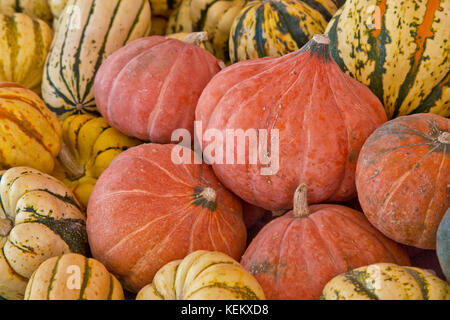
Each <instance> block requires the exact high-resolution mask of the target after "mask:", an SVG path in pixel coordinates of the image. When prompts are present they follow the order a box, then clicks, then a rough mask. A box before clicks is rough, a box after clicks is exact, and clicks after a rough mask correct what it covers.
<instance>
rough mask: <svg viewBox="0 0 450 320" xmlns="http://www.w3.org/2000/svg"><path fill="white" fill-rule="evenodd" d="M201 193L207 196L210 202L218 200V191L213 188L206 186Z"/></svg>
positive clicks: (204, 196) (206, 198)
mask: <svg viewBox="0 0 450 320" xmlns="http://www.w3.org/2000/svg"><path fill="white" fill-rule="evenodd" d="M200 195H201V196H202V197H203V198H205V200H206V201H208V202H216V196H217V194H216V191H215V190H214V189H213V188H205V189H203V191H202V193H200Z"/></svg>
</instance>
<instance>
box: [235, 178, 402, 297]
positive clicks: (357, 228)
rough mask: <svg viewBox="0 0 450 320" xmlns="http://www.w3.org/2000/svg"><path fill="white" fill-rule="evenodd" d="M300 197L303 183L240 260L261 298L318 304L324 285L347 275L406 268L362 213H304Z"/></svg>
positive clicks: (333, 209)
mask: <svg viewBox="0 0 450 320" xmlns="http://www.w3.org/2000/svg"><path fill="white" fill-rule="evenodd" d="M306 193H307V191H306V185H304V184H303V185H301V186H300V187H299V188H298V189H297V191H296V192H295V199H294V210H293V211H291V212H289V213H287V214H286V215H284V216H282V217H280V218H277V219H275V220H273V221H272V222H270V223H269V224H268V225H266V226H265V227H264V228H263V229H262V230H261V231H260V232H259V234H258V235H257V236H256V237H255V239H253V241H252V242H251V244H250V246H249V247H248V249H247V251H246V252H245V254H244V256H243V257H242V262H241V263H242V265H243V266H244V268H246V269H247V270H249V271H250V273H252V274H253V275H254V276H255V277H256V279H257V280H258V281H259V283H260V284H261V286H262V288H263V290H264V293H265V295H266V298H267V299H269V300H276V299H286V300H287V299H293V300H306V299H318V298H319V297H320V294H321V292H322V290H323V288H324V286H325V285H326V284H327V282H328V281H330V280H331V279H332V278H333V277H335V276H337V275H339V274H341V273H344V272H346V271H348V270H351V269H354V268H357V267H361V266H366V265H369V264H373V263H378V262H393V263H397V264H399V265H402V266H403V265H409V258H408V255H407V253H406V252H405V250H404V249H403V248H401V247H400V246H399V245H397V244H396V243H395V242H393V241H391V240H389V239H388V238H386V237H385V236H383V235H382V234H381V233H380V232H378V231H377V230H376V229H375V228H373V227H372V226H371V225H370V224H369V222H368V221H367V220H366V219H365V218H364V215H363V214H362V213H360V212H358V211H355V210H353V209H350V208H347V207H344V206H340V205H332V204H321V205H313V206H310V207H309V208H308V204H307V199H306Z"/></svg>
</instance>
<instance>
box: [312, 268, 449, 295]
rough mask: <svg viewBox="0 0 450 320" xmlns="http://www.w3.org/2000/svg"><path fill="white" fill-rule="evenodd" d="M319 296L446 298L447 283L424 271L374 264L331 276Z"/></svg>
mask: <svg viewBox="0 0 450 320" xmlns="http://www.w3.org/2000/svg"><path fill="white" fill-rule="evenodd" d="M320 299H321V300H450V286H449V285H448V284H447V283H446V282H445V281H443V280H441V279H440V278H438V277H436V276H435V275H433V274H432V273H431V272H429V271H426V270H422V269H419V268H413V267H401V266H398V265H396V264H392V263H378V264H372V265H370V266H366V267H361V268H357V269H354V270H352V271H349V272H346V273H344V274H341V275H339V276H337V277H335V278H333V279H332V280H331V281H330V282H328V284H327V285H326V286H325V288H324V290H323V293H322V296H321V298H320Z"/></svg>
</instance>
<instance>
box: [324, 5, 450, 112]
mask: <svg viewBox="0 0 450 320" xmlns="http://www.w3.org/2000/svg"><path fill="white" fill-rule="evenodd" d="M449 21H450V1H448V0H426V1H397V0H347V2H346V4H345V5H344V6H343V7H342V8H341V9H340V10H339V12H337V13H336V14H335V16H334V17H333V19H332V21H330V23H329V25H328V27H327V31H326V32H327V34H328V36H329V37H330V40H331V54H332V56H333V58H334V60H336V62H337V64H338V65H339V66H340V67H341V69H342V70H343V71H344V72H346V73H348V74H349V75H351V76H352V77H354V78H355V79H357V80H358V81H360V82H362V83H364V84H366V85H367V86H368V87H369V88H370V89H371V90H372V91H373V92H374V93H375V94H376V95H377V96H378V98H379V99H380V100H381V101H382V102H383V104H384V106H385V109H386V112H387V114H388V117H389V118H395V117H397V116H401V115H407V114H411V113H424V112H426V113H428V112H429V113H436V114H438V115H441V116H444V117H448V116H450V41H449V39H450V25H449Z"/></svg>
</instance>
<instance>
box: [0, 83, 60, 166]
mask: <svg viewBox="0 0 450 320" xmlns="http://www.w3.org/2000/svg"><path fill="white" fill-rule="evenodd" d="M61 137H62V128H61V125H60V123H59V121H58V119H57V118H56V116H55V115H54V114H53V113H51V112H50V110H48V108H47V107H46V106H45V104H44V102H43V101H42V100H41V98H39V96H38V95H37V94H36V93H34V92H33V91H31V90H29V89H26V88H24V87H22V86H21V85H19V84H16V83H10V82H0V168H1V169H9V168H11V167H16V166H28V167H32V168H36V169H38V170H40V171H43V172H46V173H50V172H52V171H53V169H54V167H55V159H56V157H57V156H58V153H59V151H60V149H61Z"/></svg>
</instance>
